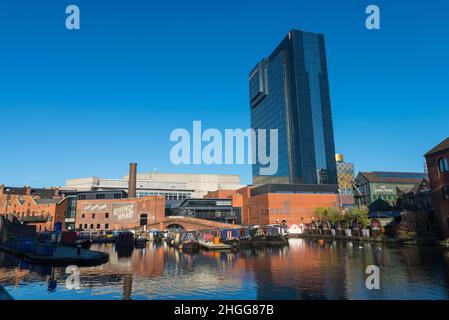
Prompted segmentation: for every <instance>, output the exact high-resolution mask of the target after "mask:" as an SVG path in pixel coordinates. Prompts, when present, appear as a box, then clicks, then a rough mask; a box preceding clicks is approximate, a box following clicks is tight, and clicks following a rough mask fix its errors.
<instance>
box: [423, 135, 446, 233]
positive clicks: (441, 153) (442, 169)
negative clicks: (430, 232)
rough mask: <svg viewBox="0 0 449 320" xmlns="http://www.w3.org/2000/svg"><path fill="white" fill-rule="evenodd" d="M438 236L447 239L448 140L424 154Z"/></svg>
mask: <svg viewBox="0 0 449 320" xmlns="http://www.w3.org/2000/svg"><path fill="white" fill-rule="evenodd" d="M425 157H426V162H427V167H428V172H429V181H430V188H431V190H432V205H433V208H434V210H435V220H436V223H437V228H438V235H439V236H440V237H441V238H448V237H449V138H447V139H446V140H444V141H443V142H441V143H440V144H438V145H437V146H435V147H434V148H433V149H432V150H430V151H429V152H427V153H426V155H425Z"/></svg>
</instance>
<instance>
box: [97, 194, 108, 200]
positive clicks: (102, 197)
mask: <svg viewBox="0 0 449 320" xmlns="http://www.w3.org/2000/svg"><path fill="white" fill-rule="evenodd" d="M96 198H97V199H105V198H106V195H105V194H104V193H100V194H97V196H96Z"/></svg>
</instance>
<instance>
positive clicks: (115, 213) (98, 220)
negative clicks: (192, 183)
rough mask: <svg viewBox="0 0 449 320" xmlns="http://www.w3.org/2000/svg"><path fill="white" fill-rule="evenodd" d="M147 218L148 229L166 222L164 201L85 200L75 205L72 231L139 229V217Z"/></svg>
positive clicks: (137, 199) (156, 199)
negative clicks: (151, 225)
mask: <svg viewBox="0 0 449 320" xmlns="http://www.w3.org/2000/svg"><path fill="white" fill-rule="evenodd" d="M145 214H146V215H147V225H148V224H151V223H155V222H157V221H161V220H162V219H164V218H165V198H164V197H161V196H148V197H143V198H130V199H116V200H84V201H78V202H77V208H76V219H75V227H76V228H77V229H82V230H92V231H105V230H121V229H128V228H135V227H138V226H140V223H141V217H142V215H145Z"/></svg>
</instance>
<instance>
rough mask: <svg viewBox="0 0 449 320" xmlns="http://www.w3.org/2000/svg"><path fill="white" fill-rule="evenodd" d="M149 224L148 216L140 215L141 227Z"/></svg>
mask: <svg viewBox="0 0 449 320" xmlns="http://www.w3.org/2000/svg"><path fill="white" fill-rule="evenodd" d="M147 223H148V215H147V214H146V213H143V214H141V215H140V226H146V225H147Z"/></svg>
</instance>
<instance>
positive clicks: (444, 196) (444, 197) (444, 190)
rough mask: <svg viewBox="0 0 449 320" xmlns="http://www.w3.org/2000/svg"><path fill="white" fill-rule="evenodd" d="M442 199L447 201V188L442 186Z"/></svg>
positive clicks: (448, 194) (448, 195)
mask: <svg viewBox="0 0 449 320" xmlns="http://www.w3.org/2000/svg"><path fill="white" fill-rule="evenodd" d="M443 199H444V200H449V186H443Z"/></svg>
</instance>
